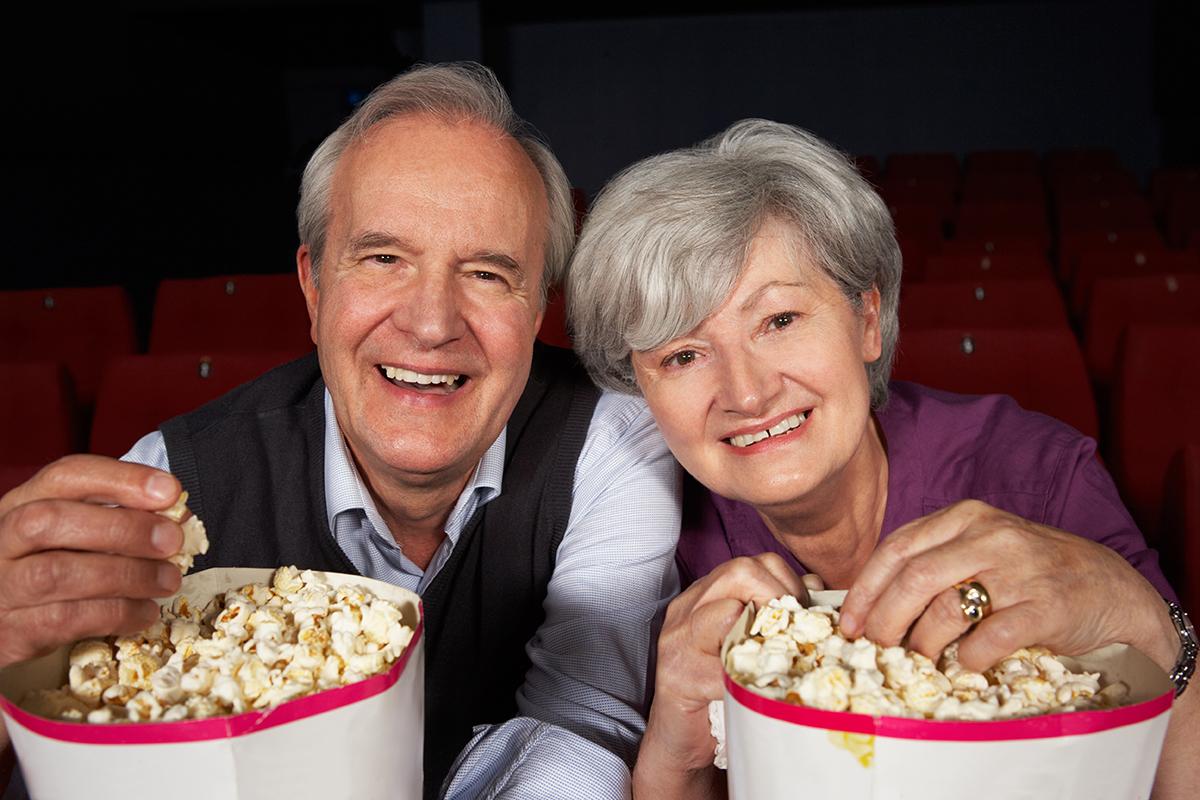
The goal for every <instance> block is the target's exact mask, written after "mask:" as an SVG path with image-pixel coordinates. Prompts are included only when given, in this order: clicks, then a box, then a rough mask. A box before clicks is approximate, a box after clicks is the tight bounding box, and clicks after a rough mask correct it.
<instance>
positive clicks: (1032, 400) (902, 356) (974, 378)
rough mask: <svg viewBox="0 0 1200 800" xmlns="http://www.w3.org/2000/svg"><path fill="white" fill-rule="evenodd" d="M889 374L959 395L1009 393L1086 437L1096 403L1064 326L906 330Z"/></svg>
mask: <svg viewBox="0 0 1200 800" xmlns="http://www.w3.org/2000/svg"><path fill="white" fill-rule="evenodd" d="M893 374H894V376H895V377H896V378H897V379H899V380H910V381H916V382H918V383H923V384H925V385H927V386H932V387H934V388H937V389H945V390H948V391H951V392H962V393H964V394H992V393H1000V394H1008V395H1012V397H1013V398H1015V399H1016V401H1017V402H1018V403H1020V404H1021V405H1022V406H1023V407H1025V408H1027V409H1031V410H1033V411H1040V412H1042V413H1043V414H1049V415H1050V416H1052V417H1057V418H1058V419H1061V420H1063V421H1064V422H1066V423H1068V424H1069V425H1073V426H1074V427H1075V428H1076V429H1077V430H1079V431H1080V432H1082V433H1085V434H1087V435H1088V436H1092V437H1095V436H1096V432H1097V424H1096V404H1095V401H1094V399H1093V398H1092V392H1091V385H1090V383H1089V382H1088V377H1087V372H1086V371H1085V370H1084V368H1083V356H1082V355H1081V354H1080V352H1079V346H1078V344H1076V342H1075V336H1074V335H1073V334H1072V333H1071V331H1070V330H1069V329H1066V328H1043V329H1036V330H999V329H979V328H961V329H958V330H948V329H942V330H927V331H921V330H917V331H908V332H906V333H904V335H903V336H901V337H900V346H899V350H898V353H897V360H896V368H895V370H894V373H893Z"/></svg>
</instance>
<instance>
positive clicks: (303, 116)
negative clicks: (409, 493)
mask: <svg viewBox="0 0 1200 800" xmlns="http://www.w3.org/2000/svg"><path fill="white" fill-rule="evenodd" d="M1194 5H1195V4H1192V3H1074V2H1058V3H1029V2H996V3H987V4H969V3H920V4H918V3H887V2H874V3H871V2H852V3H830V2H824V3H822V2H808V3H787V4H785V3H773V2H748V3H742V4H740V5H739V7H738V10H737V11H736V12H733V11H712V12H706V13H700V12H697V11H696V10H695V8H696V7H695V6H692V9H691V10H689V11H686V12H685V11H681V10H679V9H678V8H677V7H676V6H674V5H672V4H667V3H654V2H642V3H627V2H619V1H610V2H603V3H601V2H575V3H569V4H562V8H560V9H558V10H556V11H553V12H533V11H523V10H514V9H513V8H510V7H509V4H504V3H499V2H489V1H486V0H485V1H483V2H424V3H404V2H396V3H380V2H323V3H322V2H286V1H284V0H275V1H271V0H259V1H258V2H241V3H220V2H204V3H202V2H155V3H150V2H145V3H127V4H122V5H113V6H109V7H102V8H94V7H93V8H92V9H91V10H87V11H75V10H67V8H66V7H63V6H59V5H58V4H53V3H51V4H48V5H46V6H45V7H38V8H36V9H33V10H32V11H30V12H29V13H31V14H32V15H33V16H32V17H28V16H26V15H25V14H22V17H21V19H24V20H26V21H23V22H16V21H15V20H14V19H13V18H10V21H9V23H8V24H6V25H5V29H6V31H5V40H6V41H5V43H4V48H3V52H4V55H3V58H4V64H5V69H4V74H5V76H6V78H7V81H6V84H7V85H6V91H5V92H4V99H3V101H2V102H3V103H4V105H5V106H6V109H5V111H6V114H5V119H6V120H7V124H6V126H5V127H6V128H7V132H8V137H7V139H8V140H9V142H10V144H9V145H8V147H7V148H6V149H7V151H8V155H9V167H8V178H9V179H8V181H7V185H8V187H9V188H10V190H11V195H12V203H11V205H10V208H11V209H12V210H11V212H10V214H11V216H10V225H9V230H8V235H7V236H6V237H5V241H6V245H7V246H6V247H5V255H6V259H5V262H6V263H5V266H4V271H3V278H2V279H0V288H32V287H43V286H58V285H92V284H105V283H121V284H124V285H126V286H127V287H129V288H130V290H131V291H132V292H133V293H134V297H135V299H139V300H143V301H144V300H145V299H146V298H147V297H149V296H150V293H151V292H152V290H153V285H154V283H155V282H156V281H157V280H158V279H160V278H162V277H180V276H194V275H205V274H221V273H239V272H280V271H286V270H289V269H291V268H292V263H293V253H294V249H295V246H296V234H295V227H294V217H293V213H294V206H295V200H296V190H297V185H298V178H299V173H300V170H301V169H302V167H303V164H304V162H305V160H306V159H307V157H308V155H309V154H310V153H311V151H312V149H313V148H314V147H315V145H316V144H317V143H318V142H319V141H320V139H321V138H322V137H324V136H325V135H326V134H327V133H328V132H329V131H331V130H332V129H333V128H334V127H335V126H336V125H337V123H338V122H339V121H340V119H341V118H343V117H344V116H345V114H347V113H348V112H349V110H350V109H351V108H352V106H353V104H354V102H356V101H357V100H358V99H359V98H361V96H362V94H363V93H365V92H366V91H368V90H369V89H370V88H371V87H372V86H374V85H375V84H377V83H379V82H381V81H382V80H384V79H386V78H388V77H390V76H391V75H393V74H395V73H397V72H400V71H402V70H404V69H405V68H406V67H408V66H409V65H410V64H412V63H413V62H415V61H420V60H427V61H437V60H447V59H455V58H474V59H478V60H481V61H483V62H484V63H485V64H487V65H489V66H491V67H492V68H493V69H495V70H496V72H497V73H498V74H499V76H500V78H501V80H502V81H503V82H504V84H505V85H506V86H507V88H508V89H509V91H510V93H511V95H512V98H513V101H514V103H515V105H516V107H517V109H518V111H519V112H520V113H522V114H523V115H524V116H526V117H527V118H528V119H530V120H531V121H532V122H533V123H534V124H535V125H537V126H538V127H539V128H540V129H541V130H542V131H543V133H544V134H545V135H546V137H547V138H548V139H549V141H550V142H551V144H552V146H553V147H554V149H555V150H556V152H557V153H558V154H559V156H560V158H561V159H562V161H563V164H564V166H565V167H566V169H567V173H568V175H570V177H571V179H572V181H573V182H574V183H575V185H577V186H580V187H582V188H584V189H585V190H586V191H587V192H588V193H589V194H592V193H594V192H595V191H596V190H598V189H599V188H600V187H601V186H602V185H603V183H604V181H605V180H606V179H607V178H608V177H610V176H611V175H612V174H613V173H614V172H615V171H616V170H618V169H620V168H621V167H622V166H624V165H626V164H628V163H629V162H631V161H633V160H635V159H637V158H640V157H643V156H645V155H648V154H651V153H654V152H657V151H660V150H663V149H667V148H673V147H677V146H681V145H684V144H689V143H692V142H695V141H697V140H699V139H701V138H704V137H705V136H708V135H710V134H712V133H714V132H715V131H717V130H718V129H720V128H722V127H724V126H725V125H727V124H728V123H730V122H731V121H733V120H735V119H739V118H742V117H747V116H763V117H770V118H774V119H779V120H783V121H787V122H792V123H795V124H799V125H801V126H804V127H807V128H810V129H811V130H813V131H815V132H817V133H818V134H820V135H822V136H824V137H825V138H827V139H830V140H832V141H833V142H835V143H836V144H838V145H839V146H840V147H842V148H843V149H845V150H847V151H849V152H851V153H857V154H870V155H874V156H876V157H879V158H881V159H882V158H883V157H885V156H886V155H887V154H888V153H891V152H904V151H922V150H950V151H954V152H957V153H960V154H961V153H965V152H967V151H969V150H978V149H991V148H1032V149H1035V150H1038V151H1045V150H1047V149H1050V148H1055V147H1076V146H1088V147H1108V148H1112V149H1115V150H1116V151H1117V153H1118V154H1119V155H1120V157H1121V159H1122V161H1123V162H1124V163H1125V165H1126V166H1127V167H1129V168H1130V169H1132V170H1133V171H1134V172H1135V174H1138V175H1139V176H1141V177H1142V178H1143V180H1144V179H1145V178H1146V176H1147V175H1148V174H1149V172H1150V170H1151V169H1152V168H1154V167H1156V166H1160V165H1174V164H1187V163H1196V162H1197V161H1200V158H1198V148H1200V143H1198V140H1200V134H1198V132H1197V118H1196V115H1197V103H1196V96H1197V91H1196V77H1197V76H1198V75H1200V66H1198V62H1197V56H1196V50H1197V48H1196V47H1195V41H1194V36H1195V31H1196V18H1195V17H1196V15H1195V12H1194V11H1192V10H1191V8H1190V7H1191V6H1194ZM10 13H11V12H10Z"/></svg>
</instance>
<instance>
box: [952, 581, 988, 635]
mask: <svg viewBox="0 0 1200 800" xmlns="http://www.w3.org/2000/svg"><path fill="white" fill-rule="evenodd" d="M954 588H955V589H958V598H959V602H958V604H959V607H960V608H962V612H963V616H964V617H966V618H967V622H970V623H971V624H972V625H974V624H975V623H976V622H979V621H980V620H982V619H983V618H984V617H986V616H987V615H988V614H990V613H992V597H991V595H989V594H988V590H987V589H985V588H983V584H982V583H980V582H979V581H964V582H962V583H956V584H955V585H954Z"/></svg>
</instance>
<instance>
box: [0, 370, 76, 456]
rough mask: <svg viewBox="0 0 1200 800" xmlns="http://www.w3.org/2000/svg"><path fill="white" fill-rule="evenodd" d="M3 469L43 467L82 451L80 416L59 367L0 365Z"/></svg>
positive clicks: (1, 453)
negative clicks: (62, 457) (79, 429)
mask: <svg viewBox="0 0 1200 800" xmlns="http://www.w3.org/2000/svg"><path fill="white" fill-rule="evenodd" d="M0 420H3V421H4V423H3V425H0V463H3V464H5V465H8V466H26V465H35V464H36V465H39V466H40V465H42V464H46V463H48V462H50V461H53V460H54V459H56V458H59V457H61V456H65V455H67V454H68V453H74V452H76V451H77V450H78V449H79V441H78V425H77V420H78V413H77V410H76V408H75V396H74V390H73V389H72V387H71V378H70V376H69V375H68V374H67V370H66V368H65V367H64V366H63V365H62V364H61V363H60V362H57V361H28V362H20V363H0Z"/></svg>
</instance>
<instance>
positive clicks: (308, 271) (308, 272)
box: [296, 244, 320, 344]
mask: <svg viewBox="0 0 1200 800" xmlns="http://www.w3.org/2000/svg"><path fill="white" fill-rule="evenodd" d="M296 273H297V275H298V276H299V278H300V291H302V292H304V304H305V305H306V306H308V320H309V329H308V335H309V337H310V338H311V339H312V340H313V344H316V343H317V305H318V300H319V299H320V292H319V291H318V290H317V281H316V276H315V275H313V269H312V251H311V250H310V249H309V247H308V245H306V244H302V245H300V249H298V250H297V251H296Z"/></svg>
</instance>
